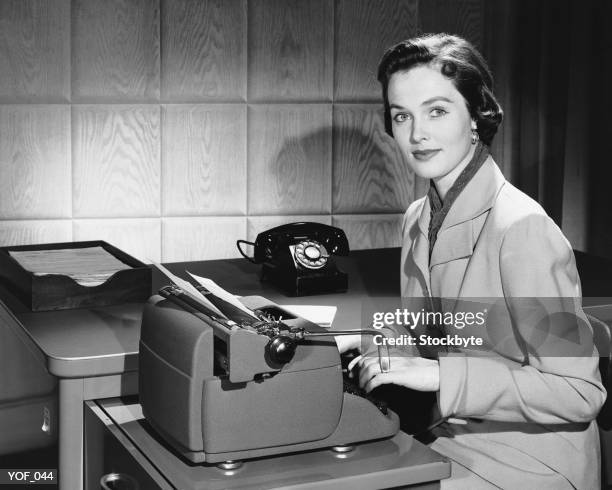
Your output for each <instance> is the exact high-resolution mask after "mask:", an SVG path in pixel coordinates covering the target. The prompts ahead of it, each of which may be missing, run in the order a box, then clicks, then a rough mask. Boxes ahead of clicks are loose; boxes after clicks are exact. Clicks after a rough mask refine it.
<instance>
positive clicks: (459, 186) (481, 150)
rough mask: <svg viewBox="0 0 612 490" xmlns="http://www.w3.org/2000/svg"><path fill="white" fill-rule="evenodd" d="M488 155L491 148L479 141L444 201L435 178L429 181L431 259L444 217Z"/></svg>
mask: <svg viewBox="0 0 612 490" xmlns="http://www.w3.org/2000/svg"><path fill="white" fill-rule="evenodd" d="M488 156H489V149H488V148H487V147H486V146H485V145H483V144H482V143H481V142H478V146H477V147H476V149H475V150H474V155H473V156H472V159H471V160H470V163H468V164H467V165H466V167H465V168H464V169H463V171H462V172H461V174H459V177H457V180H455V182H454V183H453V185H452V186H451V188H450V189H449V190H448V192H447V193H446V197H445V198H444V202H442V199H440V196H439V195H438V191H437V190H436V186H435V185H434V182H433V180H430V181H429V192H428V193H427V197H428V198H429V203H430V206H431V211H430V220H429V233H428V237H429V259H430V260H431V252H432V250H433V247H434V245H435V243H436V240H437V238H438V231H440V227H441V226H442V223H443V222H444V218H446V215H447V214H448V212H449V211H450V208H451V206H452V205H453V203H454V202H455V200H456V199H457V197H459V194H461V191H462V190H463V189H464V188H465V186H466V185H467V184H468V182H469V181H470V180H472V177H474V175H475V174H476V172H478V169H480V167H482V164H483V163H484V162H485V160H486V159H487V157H488Z"/></svg>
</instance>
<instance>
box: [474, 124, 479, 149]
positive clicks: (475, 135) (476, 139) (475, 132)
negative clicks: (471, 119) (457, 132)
mask: <svg viewBox="0 0 612 490" xmlns="http://www.w3.org/2000/svg"><path fill="white" fill-rule="evenodd" d="M479 139H480V137H479V136H478V131H476V125H475V124H473V125H472V144H473V145H475V144H476V143H478V140H479Z"/></svg>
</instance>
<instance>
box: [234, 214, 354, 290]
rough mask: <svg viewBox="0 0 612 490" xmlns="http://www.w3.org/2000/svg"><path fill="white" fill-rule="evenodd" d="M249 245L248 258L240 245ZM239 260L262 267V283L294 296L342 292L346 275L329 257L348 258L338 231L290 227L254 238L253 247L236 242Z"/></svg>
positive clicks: (323, 227)
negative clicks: (263, 281)
mask: <svg viewBox="0 0 612 490" xmlns="http://www.w3.org/2000/svg"><path fill="white" fill-rule="evenodd" d="M242 243H246V244H248V245H253V247H254V255H253V257H252V258H251V257H248V256H247V255H246V254H245V253H244V251H243V250H242V248H241V244H242ZM236 245H237V247H238V250H239V251H240V253H241V254H242V256H243V257H245V258H246V259H248V260H250V261H251V262H254V263H256V264H263V266H262V280H269V281H271V282H273V283H275V284H276V285H277V286H279V287H281V288H282V289H284V290H285V291H286V292H287V293H289V294H291V295H295V296H302V295H307V294H315V293H323V292H332V291H346V289H347V287H348V277H347V274H346V273H345V272H343V271H341V270H340V269H338V267H337V266H336V264H335V262H334V260H333V255H348V253H349V245H348V241H347V239H346V235H345V234H344V232H343V231H342V230H341V229H340V228H335V227H333V226H328V225H324V224H321V223H310V222H300V223H290V224H286V225H281V226H277V227H276V228H272V229H270V230H268V231H264V232H262V233H260V234H259V235H257V239H256V240H255V242H254V243H252V242H247V241H245V240H238V241H237V242H236Z"/></svg>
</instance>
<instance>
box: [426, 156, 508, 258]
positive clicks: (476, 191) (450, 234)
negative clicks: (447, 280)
mask: <svg viewBox="0 0 612 490" xmlns="http://www.w3.org/2000/svg"><path fill="white" fill-rule="evenodd" d="M504 182H505V179H504V176H503V174H502V173H501V171H500V170H499V168H498V167H497V165H496V164H495V162H494V161H493V159H492V158H491V157H490V156H489V157H488V158H487V160H486V161H485V162H484V163H483V165H482V167H481V168H480V169H479V170H478V172H476V174H475V175H474V177H472V180H470V182H469V183H468V184H467V185H466V186H465V188H464V189H463V191H462V192H461V194H459V196H457V200H456V201H455V202H454V203H453V205H452V207H451V209H450V210H449V212H448V214H447V215H446V218H445V219H444V222H443V223H442V226H441V227H440V231H439V232H438V238H437V240H436V243H435V245H434V248H433V251H432V254H431V260H430V270H431V268H433V267H435V266H436V265H440V264H444V263H446V262H450V261H452V260H457V259H461V258H465V257H470V256H471V255H472V253H473V251H474V247H475V246H476V241H477V240H478V236H479V235H480V231H481V230H482V226H483V225H484V221H485V220H484V219H478V218H479V217H481V216H482V215H483V214H484V213H486V212H487V211H488V210H489V209H491V207H492V206H493V204H494V203H495V199H496V198H497V194H498V193H499V190H500V189H501V188H502V186H503V184H504Z"/></svg>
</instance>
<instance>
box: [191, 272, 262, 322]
mask: <svg viewBox="0 0 612 490" xmlns="http://www.w3.org/2000/svg"><path fill="white" fill-rule="evenodd" d="M186 272H187V274H189V275H190V276H191V277H192V278H193V280H194V281H196V282H197V283H198V284H199V285H200V286H203V287H204V288H206V289H208V291H210V292H211V293H212V294H214V295H215V296H216V297H217V298H221V299H222V300H223V301H227V302H228V303H229V304H231V305H233V306H235V307H236V308H238V309H239V310H241V311H243V312H244V313H247V314H248V315H250V316H252V317H253V318H254V319H255V320H258V318H257V316H256V315H255V313H253V312H252V311H251V310H249V309H248V308H247V307H246V306H244V305H243V304H242V303H241V302H240V301H239V300H238V299H237V298H236V296H234V295H233V294H230V293H228V292H227V291H226V290H225V289H223V288H222V287H221V286H219V285H218V284H217V283H216V282H215V281H213V280H212V279H208V278H206V277H200V276H196V275H195V274H192V273H191V272H189V271H186Z"/></svg>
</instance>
